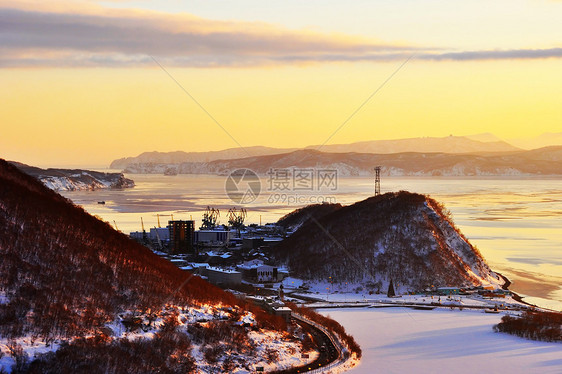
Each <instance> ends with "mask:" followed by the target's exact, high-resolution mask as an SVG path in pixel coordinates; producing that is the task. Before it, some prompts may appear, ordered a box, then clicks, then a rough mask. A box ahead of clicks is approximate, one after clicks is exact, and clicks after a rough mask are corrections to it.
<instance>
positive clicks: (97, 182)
mask: <svg viewBox="0 0 562 374" xmlns="http://www.w3.org/2000/svg"><path fill="white" fill-rule="evenodd" d="M13 164H14V165H16V166H17V167H18V168H19V169H20V170H22V171H23V172H25V173H27V174H29V175H31V176H33V177H35V178H37V179H39V180H40V181H41V182H43V184H44V185H45V186H47V187H49V188H50V189H52V190H54V191H76V190H98V189H103V188H129V187H134V186H135V182H134V181H133V180H132V179H129V178H125V176H124V175H123V174H122V173H103V172H99V171H92V170H81V169H40V168H37V167H33V166H28V165H25V164H21V163H18V162H13Z"/></svg>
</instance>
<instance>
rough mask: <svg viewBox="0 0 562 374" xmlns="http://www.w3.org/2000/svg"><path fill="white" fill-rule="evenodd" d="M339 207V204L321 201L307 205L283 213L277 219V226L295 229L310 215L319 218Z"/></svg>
mask: <svg viewBox="0 0 562 374" xmlns="http://www.w3.org/2000/svg"><path fill="white" fill-rule="evenodd" d="M341 208H342V205H341V204H329V203H323V204H312V205H307V206H305V207H303V208H300V209H297V210H294V211H292V212H291V213H289V214H286V215H284V216H283V217H281V218H280V219H279V221H277V224H278V225H279V226H283V227H284V228H285V229H293V230H296V229H298V228H299V227H301V226H302V225H303V224H304V223H305V222H306V221H308V220H309V219H310V217H314V218H316V219H320V218H322V217H324V216H325V215H326V214H330V213H332V212H335V211H336V210H339V209H341Z"/></svg>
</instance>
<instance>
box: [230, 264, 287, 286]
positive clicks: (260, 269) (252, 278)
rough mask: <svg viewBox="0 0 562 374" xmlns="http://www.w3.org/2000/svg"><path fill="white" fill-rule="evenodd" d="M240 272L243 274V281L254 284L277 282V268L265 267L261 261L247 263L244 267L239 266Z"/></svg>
mask: <svg viewBox="0 0 562 374" xmlns="http://www.w3.org/2000/svg"><path fill="white" fill-rule="evenodd" d="M238 270H239V271H240V272H241V273H242V279H244V280H245V281H248V282H254V283H270V282H277V281H278V279H277V268H276V267H274V266H270V265H265V264H264V263H263V262H262V261H260V260H252V261H246V262H245V263H244V264H243V265H240V266H238Z"/></svg>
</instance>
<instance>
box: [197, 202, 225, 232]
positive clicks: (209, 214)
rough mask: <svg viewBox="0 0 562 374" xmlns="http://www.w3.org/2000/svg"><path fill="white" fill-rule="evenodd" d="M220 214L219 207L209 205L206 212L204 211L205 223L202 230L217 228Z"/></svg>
mask: <svg viewBox="0 0 562 374" xmlns="http://www.w3.org/2000/svg"><path fill="white" fill-rule="evenodd" d="M220 215H221V213H220V211H219V210H218V209H215V208H211V207H210V206H207V209H206V210H205V213H203V223H202V225H201V230H210V229H213V228H215V226H216V225H217V222H218V218H219V217H220Z"/></svg>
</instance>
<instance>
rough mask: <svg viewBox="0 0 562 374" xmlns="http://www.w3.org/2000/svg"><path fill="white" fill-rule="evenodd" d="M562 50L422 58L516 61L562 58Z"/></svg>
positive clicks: (465, 53) (510, 50) (489, 52)
mask: <svg viewBox="0 0 562 374" xmlns="http://www.w3.org/2000/svg"><path fill="white" fill-rule="evenodd" d="M561 57H562V48H547V49H508V50H491V51H466V52H450V53H441V54H424V55H421V56H420V58H423V59H426V60H453V61H470V60H515V59H543V58H561Z"/></svg>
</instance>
